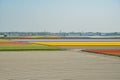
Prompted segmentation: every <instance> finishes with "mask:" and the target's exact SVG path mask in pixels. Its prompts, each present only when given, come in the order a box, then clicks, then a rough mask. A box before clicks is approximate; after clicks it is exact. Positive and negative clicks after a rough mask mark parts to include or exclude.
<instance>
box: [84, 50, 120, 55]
mask: <svg viewBox="0 0 120 80" xmlns="http://www.w3.org/2000/svg"><path fill="white" fill-rule="evenodd" d="M83 51H86V52H92V53H100V54H107V55H114V56H119V57H120V49H88V50H83Z"/></svg>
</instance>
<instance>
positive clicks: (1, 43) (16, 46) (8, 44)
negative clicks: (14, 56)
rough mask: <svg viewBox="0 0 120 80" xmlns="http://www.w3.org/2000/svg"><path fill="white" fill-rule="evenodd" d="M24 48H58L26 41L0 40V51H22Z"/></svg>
mask: <svg viewBox="0 0 120 80" xmlns="http://www.w3.org/2000/svg"><path fill="white" fill-rule="evenodd" d="M24 50H59V49H58V48H55V47H52V46H47V45H36V44H33V43H28V42H14V41H10V40H4V39H2V40H0V51H24Z"/></svg>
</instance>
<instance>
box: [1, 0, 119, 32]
mask: <svg viewBox="0 0 120 80" xmlns="http://www.w3.org/2000/svg"><path fill="white" fill-rule="evenodd" d="M44 30H45V31H49V32H59V31H60V30H61V31H64V32H71V31H75V32H80V31H85V32H87V31H93V32H120V0H0V31H30V32H36V31H37V32H39V31H44Z"/></svg>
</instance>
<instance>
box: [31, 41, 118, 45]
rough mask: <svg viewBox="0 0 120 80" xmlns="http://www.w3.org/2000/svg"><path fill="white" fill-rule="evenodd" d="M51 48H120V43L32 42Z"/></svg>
mask: <svg viewBox="0 0 120 80" xmlns="http://www.w3.org/2000/svg"><path fill="white" fill-rule="evenodd" d="M32 43H35V44H43V45H51V46H120V42H32Z"/></svg>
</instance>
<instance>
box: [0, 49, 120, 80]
mask: <svg viewBox="0 0 120 80" xmlns="http://www.w3.org/2000/svg"><path fill="white" fill-rule="evenodd" d="M0 80H120V58H119V57H114V56H106V55H101V54H94V53H87V52H81V51H78V50H71V51H70V50H69V51H19V52H15V51H13V52H12V51H11V52H5V51H3V52H0Z"/></svg>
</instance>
